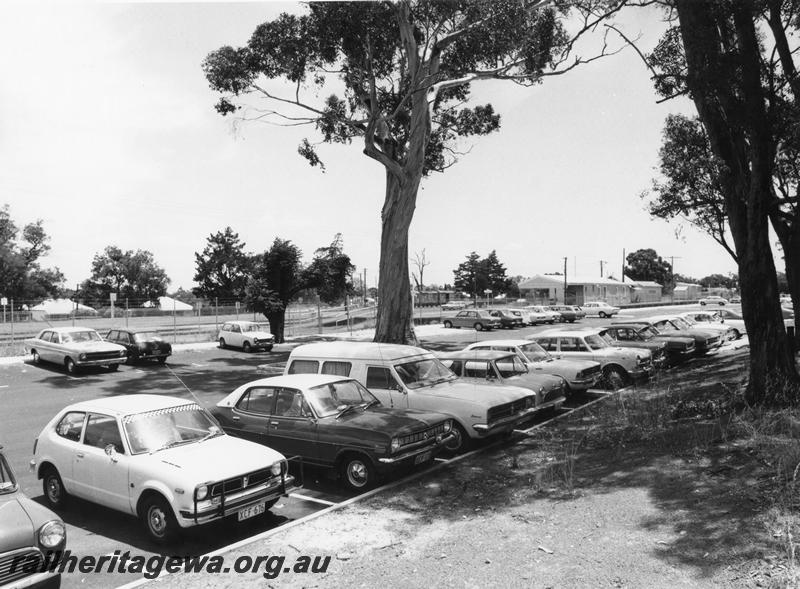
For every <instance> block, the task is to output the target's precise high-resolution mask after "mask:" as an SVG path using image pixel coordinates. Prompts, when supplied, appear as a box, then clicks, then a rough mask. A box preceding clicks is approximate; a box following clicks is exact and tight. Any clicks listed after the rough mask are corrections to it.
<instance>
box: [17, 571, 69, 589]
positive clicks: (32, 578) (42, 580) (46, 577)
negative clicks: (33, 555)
mask: <svg viewBox="0 0 800 589" xmlns="http://www.w3.org/2000/svg"><path fill="white" fill-rule="evenodd" d="M60 576H61V574H60V573H55V572H54V573H47V572H45V573H34V574H32V575H28V576H27V577H25V578H23V579H19V580H18V581H14V582H13V583H11V584H10V585H3V589H23V588H27V587H40V586H43V585H45V584H46V583H50V582H52V581H53V580H54V579H56V578H58V577H60Z"/></svg>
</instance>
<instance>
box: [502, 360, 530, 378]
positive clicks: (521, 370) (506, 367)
mask: <svg viewBox="0 0 800 589" xmlns="http://www.w3.org/2000/svg"><path fill="white" fill-rule="evenodd" d="M495 366H497V371H498V372H499V373H500V376H502V377H503V378H509V377H510V376H516V375H518V374H525V373H526V372H528V369H527V368H525V364H523V362H522V360H520V359H519V358H518V357H517V356H516V355H512V356H506V357H504V358H498V359H497V361H496V362H495Z"/></svg>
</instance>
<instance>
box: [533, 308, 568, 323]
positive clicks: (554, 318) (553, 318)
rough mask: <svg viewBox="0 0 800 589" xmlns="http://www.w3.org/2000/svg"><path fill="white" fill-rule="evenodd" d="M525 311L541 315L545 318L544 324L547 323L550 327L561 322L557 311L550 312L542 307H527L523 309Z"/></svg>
mask: <svg viewBox="0 0 800 589" xmlns="http://www.w3.org/2000/svg"><path fill="white" fill-rule="evenodd" d="M525 309H528V310H530V311H533V312H535V313H541V314H543V315H544V316H545V317H546V319H545V322H547V323H549V324H550V325H552V324H553V323H556V322H560V321H561V313H559V312H557V311H552V310H550V309H549V308H548V307H546V306H544V305H528V306H527V307H525Z"/></svg>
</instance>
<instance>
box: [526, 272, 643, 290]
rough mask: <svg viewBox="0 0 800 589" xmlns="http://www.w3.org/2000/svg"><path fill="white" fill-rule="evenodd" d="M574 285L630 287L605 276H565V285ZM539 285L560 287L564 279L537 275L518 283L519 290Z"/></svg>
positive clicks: (628, 284)
mask: <svg viewBox="0 0 800 589" xmlns="http://www.w3.org/2000/svg"><path fill="white" fill-rule="evenodd" d="M570 284H575V285H581V284H597V285H604V286H627V287H630V286H631V284H630V283H628V282H620V281H619V280H615V279H613V278H607V277H605V276H581V275H574V276H570V275H569V274H567V285H570ZM540 285H548V286H562V287H563V285H564V277H563V276H558V275H550V274H548V275H544V274H537V275H535V276H532V277H531V278H528V279H527V280H524V281H522V282H520V283H519V288H521V289H523V288H527V289H530V288H536V287H537V286H540Z"/></svg>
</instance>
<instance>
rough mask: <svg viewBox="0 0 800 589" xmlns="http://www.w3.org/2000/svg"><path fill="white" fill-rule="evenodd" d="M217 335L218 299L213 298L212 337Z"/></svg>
mask: <svg viewBox="0 0 800 589" xmlns="http://www.w3.org/2000/svg"><path fill="white" fill-rule="evenodd" d="M218 333H219V298H217V297H214V337H216V336H217V334H218Z"/></svg>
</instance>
